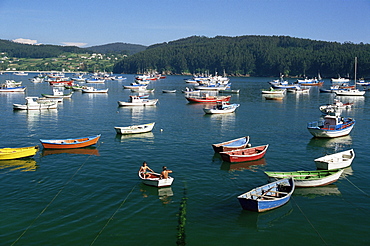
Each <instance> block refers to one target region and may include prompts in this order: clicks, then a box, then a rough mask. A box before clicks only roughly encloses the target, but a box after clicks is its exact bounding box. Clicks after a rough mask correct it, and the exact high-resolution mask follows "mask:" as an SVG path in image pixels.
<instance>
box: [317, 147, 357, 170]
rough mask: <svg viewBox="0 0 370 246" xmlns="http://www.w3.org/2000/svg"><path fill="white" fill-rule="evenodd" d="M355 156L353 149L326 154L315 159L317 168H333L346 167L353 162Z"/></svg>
mask: <svg viewBox="0 0 370 246" xmlns="http://www.w3.org/2000/svg"><path fill="white" fill-rule="evenodd" d="M354 158H355V151H354V150H353V149H350V150H346V151H342V152H338V153H335V154H331V155H326V156H323V157H320V158H317V159H315V160H314V161H315V163H316V168H317V169H324V170H331V169H338V168H346V167H349V166H350V165H351V164H352V161H353V159H354Z"/></svg>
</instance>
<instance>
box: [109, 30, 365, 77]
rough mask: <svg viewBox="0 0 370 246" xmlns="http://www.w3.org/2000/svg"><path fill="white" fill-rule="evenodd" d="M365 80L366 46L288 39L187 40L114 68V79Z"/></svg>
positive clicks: (156, 48) (150, 50) (157, 48)
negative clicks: (153, 74) (149, 73)
mask: <svg viewBox="0 0 370 246" xmlns="http://www.w3.org/2000/svg"><path fill="white" fill-rule="evenodd" d="M355 56H357V57H358V69H357V74H358V77H362V76H363V77H364V76H369V75H370V45H369V44H362V43H361V44H353V43H343V44H341V43H337V42H325V41H315V40H310V39H301V38H292V37H288V36H239V37H226V36H216V37H214V38H208V37H202V36H192V37H188V38H184V39H179V40H175V41H172V42H168V43H167V42H166V43H161V44H155V45H152V46H149V47H148V48H147V49H146V50H145V51H143V52H140V53H137V54H134V55H132V56H130V57H127V58H124V59H123V60H122V61H120V62H117V63H116V64H115V66H114V68H113V71H114V72H115V73H142V72H144V71H146V70H157V71H158V72H162V73H167V74H191V73H202V72H209V73H214V72H217V71H218V72H219V73H222V72H223V71H225V72H226V73H227V74H229V75H250V76H279V75H280V74H284V75H286V76H305V75H306V76H309V77H311V76H312V77H313V76H317V74H318V73H319V72H320V73H321V75H322V76H325V77H330V76H338V74H341V75H342V76H347V74H350V75H353V74H354V57H355Z"/></svg>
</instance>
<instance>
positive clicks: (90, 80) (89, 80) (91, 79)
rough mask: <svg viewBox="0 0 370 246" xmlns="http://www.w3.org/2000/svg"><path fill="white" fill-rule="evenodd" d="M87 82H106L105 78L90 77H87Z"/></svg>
mask: <svg viewBox="0 0 370 246" xmlns="http://www.w3.org/2000/svg"><path fill="white" fill-rule="evenodd" d="M86 83H95V84H103V83H105V79H99V78H90V79H86Z"/></svg>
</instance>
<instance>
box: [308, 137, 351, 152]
mask: <svg viewBox="0 0 370 246" xmlns="http://www.w3.org/2000/svg"><path fill="white" fill-rule="evenodd" d="M351 146H352V137H351V136H350V135H347V136H344V137H339V138H315V137H314V138H311V140H310V142H309V143H308V145H307V148H309V149H316V147H321V148H326V149H327V150H326V152H327V154H333V153H337V152H340V151H344V150H347V149H348V148H351Z"/></svg>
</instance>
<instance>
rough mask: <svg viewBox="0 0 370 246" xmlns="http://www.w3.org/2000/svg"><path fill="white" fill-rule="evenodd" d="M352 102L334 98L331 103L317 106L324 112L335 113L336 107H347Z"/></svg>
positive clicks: (349, 106) (350, 105)
mask: <svg viewBox="0 0 370 246" xmlns="http://www.w3.org/2000/svg"><path fill="white" fill-rule="evenodd" d="M352 105H353V103H349V102H348V103H342V102H341V101H340V100H339V99H336V98H335V99H334V102H333V103H332V104H326V105H321V106H320V107H319V109H320V111H321V112H322V113H324V114H328V113H335V112H336V111H337V110H338V109H349V108H351V107H352Z"/></svg>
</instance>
